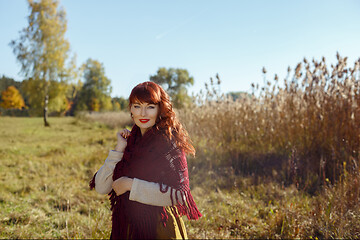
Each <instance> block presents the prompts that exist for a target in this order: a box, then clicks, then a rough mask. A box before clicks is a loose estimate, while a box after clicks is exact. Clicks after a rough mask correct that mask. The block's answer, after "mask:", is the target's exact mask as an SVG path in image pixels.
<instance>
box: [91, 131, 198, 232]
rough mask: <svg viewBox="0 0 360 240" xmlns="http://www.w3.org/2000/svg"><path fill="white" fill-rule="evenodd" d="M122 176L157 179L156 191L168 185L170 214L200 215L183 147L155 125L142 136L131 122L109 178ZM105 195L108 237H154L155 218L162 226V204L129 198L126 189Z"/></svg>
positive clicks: (164, 216) (163, 218) (192, 216)
mask: <svg viewBox="0 0 360 240" xmlns="http://www.w3.org/2000/svg"><path fill="white" fill-rule="evenodd" d="M95 175H96V174H95ZM123 176H126V177H130V178H138V179H141V180H145V181H149V182H156V183H159V188H160V191H161V192H164V193H165V192H167V191H168V188H169V187H170V188H171V189H170V190H171V192H170V197H171V202H172V205H173V206H172V207H171V208H172V213H173V214H175V215H178V214H179V215H180V216H183V215H186V216H187V217H188V219H194V220H196V219H198V218H199V217H201V213H200V212H199V210H198V208H197V206H196V204H195V201H194V199H193V197H192V195H191V192H190V187H189V175H188V167H187V161H186V155H185V153H184V151H182V150H181V149H180V148H178V147H177V146H176V144H175V142H174V141H172V140H170V139H169V137H167V136H166V135H165V134H164V133H163V132H162V131H161V130H157V129H156V127H155V126H154V127H152V128H151V129H149V130H148V131H146V133H145V134H144V135H143V136H142V135H141V131H140V128H139V127H138V126H136V125H134V126H133V128H132V130H131V134H130V136H129V137H128V139H127V146H126V148H125V151H124V155H123V158H122V160H121V161H120V162H118V163H117V164H116V166H115V169H114V174H113V180H114V181H115V180H116V179H118V178H120V177H123ZM94 180H95V176H94V178H93V180H92V181H91V184H90V186H91V187H94V186H95V181H94ZM109 195H110V202H111V210H112V232H111V238H112V239H155V238H156V229H157V226H158V224H159V222H161V223H162V224H163V225H164V227H166V221H167V219H168V216H167V213H166V210H165V207H158V206H151V205H147V204H142V203H139V202H136V201H131V200H129V195H130V193H129V192H126V193H124V194H122V195H120V196H117V195H116V193H115V191H114V190H112V191H111V192H110V193H109ZM178 195H180V196H181V201H179V199H178ZM175 208H176V209H175ZM176 210H177V211H176Z"/></svg>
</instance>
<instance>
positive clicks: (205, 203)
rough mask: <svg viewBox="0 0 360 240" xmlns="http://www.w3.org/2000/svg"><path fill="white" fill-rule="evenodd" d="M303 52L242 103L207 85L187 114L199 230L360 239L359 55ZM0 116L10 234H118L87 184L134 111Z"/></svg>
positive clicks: (0, 214)
mask: <svg viewBox="0 0 360 240" xmlns="http://www.w3.org/2000/svg"><path fill="white" fill-rule="evenodd" d="M337 57H338V63H337V64H336V65H335V66H331V67H328V66H327V65H326V62H325V59H322V60H321V61H316V60H313V61H311V62H309V61H308V60H306V59H304V60H303V61H302V62H301V63H299V64H298V65H297V66H296V68H295V69H294V70H291V69H290V68H289V69H288V70H289V71H288V76H287V78H286V79H285V80H284V82H280V81H279V79H278V77H277V76H275V78H274V79H273V80H268V79H267V77H266V70H265V69H263V72H264V80H265V82H266V83H265V86H263V87H259V86H253V92H252V93H249V95H243V96H242V97H240V98H239V99H237V100H233V99H231V98H229V97H227V96H226V95H222V94H221V93H219V92H218V89H219V88H218V84H220V79H219V78H218V77H217V79H215V81H213V80H211V82H210V83H209V84H208V85H207V86H206V91H204V92H203V93H200V94H199V95H198V96H197V97H196V101H194V102H195V103H194V105H193V106H189V107H187V108H185V109H181V110H179V111H178V116H179V118H180V119H181V121H182V122H183V123H184V125H185V127H186V129H187V130H188V132H189V133H190V136H191V138H192V139H193V142H194V145H195V148H196V150H197V155H196V157H195V158H192V157H191V158H189V159H188V163H189V170H190V178H191V187H192V191H193V195H194V198H195V200H196V202H197V204H198V207H199V209H200V211H201V212H202V213H203V217H202V218H201V219H200V220H199V221H188V220H185V224H186V226H187V230H188V235H189V237H190V238H201V239H203V238H360V173H359V164H360V162H359V161H360V124H359V123H360V86H359V79H360V66H359V65H360V60H359V61H356V62H355V64H354V65H353V66H351V67H348V66H347V63H346V61H347V59H346V58H343V57H341V56H339V55H337ZM50 122H51V123H52V127H51V128H49V129H48V128H47V129H45V128H43V127H42V120H41V119H40V118H9V117H3V118H0V132H1V135H0V136H1V137H0V178H1V181H0V238H108V237H109V234H110V224H111V223H110V210H109V202H108V201H107V197H106V196H101V195H99V194H97V193H95V192H94V191H89V190H88V186H87V183H88V181H89V180H90V178H91V177H92V174H93V173H94V172H95V171H96V170H97V169H98V168H99V167H100V166H101V165H102V163H103V161H104V160H105V158H106V156H107V153H108V151H109V149H112V148H113V147H114V144H115V141H116V139H115V135H116V131H117V130H118V129H119V128H121V127H123V126H126V125H127V126H128V125H129V124H131V120H130V118H129V114H128V113H124V112H121V113H106V114H89V113H87V114H82V115H80V116H78V117H77V118H50Z"/></svg>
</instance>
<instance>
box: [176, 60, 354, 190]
mask: <svg viewBox="0 0 360 240" xmlns="http://www.w3.org/2000/svg"><path fill="white" fill-rule="evenodd" d="M337 60H338V63H337V64H336V65H335V66H333V65H331V67H330V68H328V66H327V65H326V62H325V58H323V59H322V60H321V61H316V60H313V61H312V62H311V63H310V62H308V61H307V60H306V59H304V60H303V61H302V62H301V63H299V64H298V65H297V66H296V68H295V70H294V71H293V75H292V77H290V75H291V73H292V71H291V69H290V68H289V69H288V76H287V77H286V78H285V79H284V81H283V83H279V79H278V77H277V76H275V78H274V79H273V81H270V80H269V81H268V80H266V75H265V73H266V70H265V68H264V69H263V71H264V79H265V80H266V85H265V86H264V87H261V88H259V86H255V85H254V84H253V85H252V86H253V92H252V94H251V96H249V97H242V98H239V99H237V100H236V101H234V100H232V99H231V98H229V97H227V96H226V95H224V94H222V95H220V94H219V92H218V90H217V89H218V87H217V84H216V83H214V82H213V81H212V82H211V84H210V86H207V91H206V93H205V94H199V95H198V96H197V104H194V105H193V106H192V107H191V108H187V109H183V110H182V111H181V114H180V116H181V119H182V121H183V122H184V123H185V125H186V128H187V130H188V131H189V132H190V133H191V136H192V138H193V140H194V143H195V145H196V146H195V147H196V149H197V154H198V158H197V160H196V161H194V164H197V165H199V167H201V166H203V167H210V168H214V167H216V168H218V167H231V168H233V169H234V171H235V172H236V173H240V172H241V173H245V174H267V175H273V176H274V177H277V178H278V179H281V180H285V182H286V183H296V184H298V185H299V186H302V187H303V188H305V189H307V190H308V191H310V192H313V191H315V190H317V189H318V186H319V185H323V184H324V183H325V182H326V181H327V180H329V181H330V182H332V183H334V182H335V181H336V180H338V179H339V176H340V175H341V173H342V172H343V171H344V170H347V171H350V172H353V171H354V170H357V169H358V165H359V159H360V86H359V85H360V84H359V79H360V68H359V64H360V60H359V61H356V62H355V64H354V66H353V67H352V68H351V67H347V58H342V57H341V56H340V55H339V54H337ZM217 78H218V76H217ZM218 84H220V79H219V78H218ZM344 162H345V163H346V165H344V164H343V163H344ZM200 165H201V166H200ZM344 166H346V169H344Z"/></svg>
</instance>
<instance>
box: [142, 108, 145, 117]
mask: <svg viewBox="0 0 360 240" xmlns="http://www.w3.org/2000/svg"><path fill="white" fill-rule="evenodd" d="M145 115H146V108H142V109H141V116H145Z"/></svg>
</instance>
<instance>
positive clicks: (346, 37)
mask: <svg viewBox="0 0 360 240" xmlns="http://www.w3.org/2000/svg"><path fill="white" fill-rule="evenodd" d="M60 5H61V6H62V7H64V9H65V10H66V13H67V20H68V30H67V33H66V37H67V39H68V40H69V42H70V45H71V51H72V53H76V55H77V64H78V65H79V66H80V65H81V64H82V63H84V62H85V61H86V59H88V58H92V59H96V60H98V61H100V62H102V63H103V64H104V67H105V72H106V75H107V76H108V77H109V78H110V79H111V81H112V87H113V91H112V96H123V97H128V95H129V94H130V91H131V89H132V88H133V87H134V86H135V85H136V84H138V83H140V82H143V81H147V80H149V76H150V75H153V74H155V73H156V71H157V69H158V68H159V67H167V68H169V67H174V68H185V69H187V70H188V71H189V73H190V75H191V76H193V77H194V79H195V84H194V86H193V87H191V88H190V89H189V91H190V93H192V92H193V93H197V92H199V91H200V89H202V88H203V87H204V83H205V82H209V79H210V77H215V75H216V73H219V75H220V78H221V79H222V84H221V90H222V91H223V92H229V91H250V89H251V86H250V85H251V83H252V82H254V83H260V84H261V83H262V82H263V75H262V72H261V69H262V67H263V66H265V67H266V69H267V70H268V74H267V77H268V78H269V79H272V78H273V77H274V74H275V73H277V74H278V75H279V77H280V79H282V78H284V77H285V76H286V69H287V67H288V66H290V67H291V68H294V67H295V65H296V64H297V63H298V62H299V61H301V60H302V59H303V58H304V57H306V58H308V59H309V60H311V59H312V58H315V59H321V57H322V56H325V57H326V59H327V62H328V63H335V62H336V61H335V60H336V58H335V54H336V52H337V51H339V53H340V54H341V55H342V56H347V57H348V58H349V59H348V63H349V64H351V65H352V64H353V63H354V61H355V60H356V59H358V58H359V57H360V44H359V43H360V1H357V0H338V1H334V0H317V1H313V0H311V1H310V0H301V1H300V0H286V1H285V0H282V1H280V0H271V1H270V0H252V1H250V0H248V1H241V0H218V1H213V0H207V1H203V0H196V1H194V0H192V1H190V0H183V1H169V0H158V1H157V0H156V1H155V0H153V1H150V0H146V1H145V0H144V1H137V0H134V1H120V0H103V1H99V0H62V1H60ZM28 15H29V10H28V6H27V2H26V1H25V0H0V33H1V35H0V75H3V74H4V75H5V76H8V77H12V78H14V79H15V80H18V81H20V80H22V79H23V76H21V75H19V74H18V73H19V70H20V65H19V63H17V62H16V58H15V56H14V54H13V53H12V49H11V48H10V47H9V45H8V44H9V42H10V41H11V40H13V39H17V38H18V37H19V31H20V30H21V29H22V28H24V27H25V26H26V25H27V20H26V17H27V16H28Z"/></svg>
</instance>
